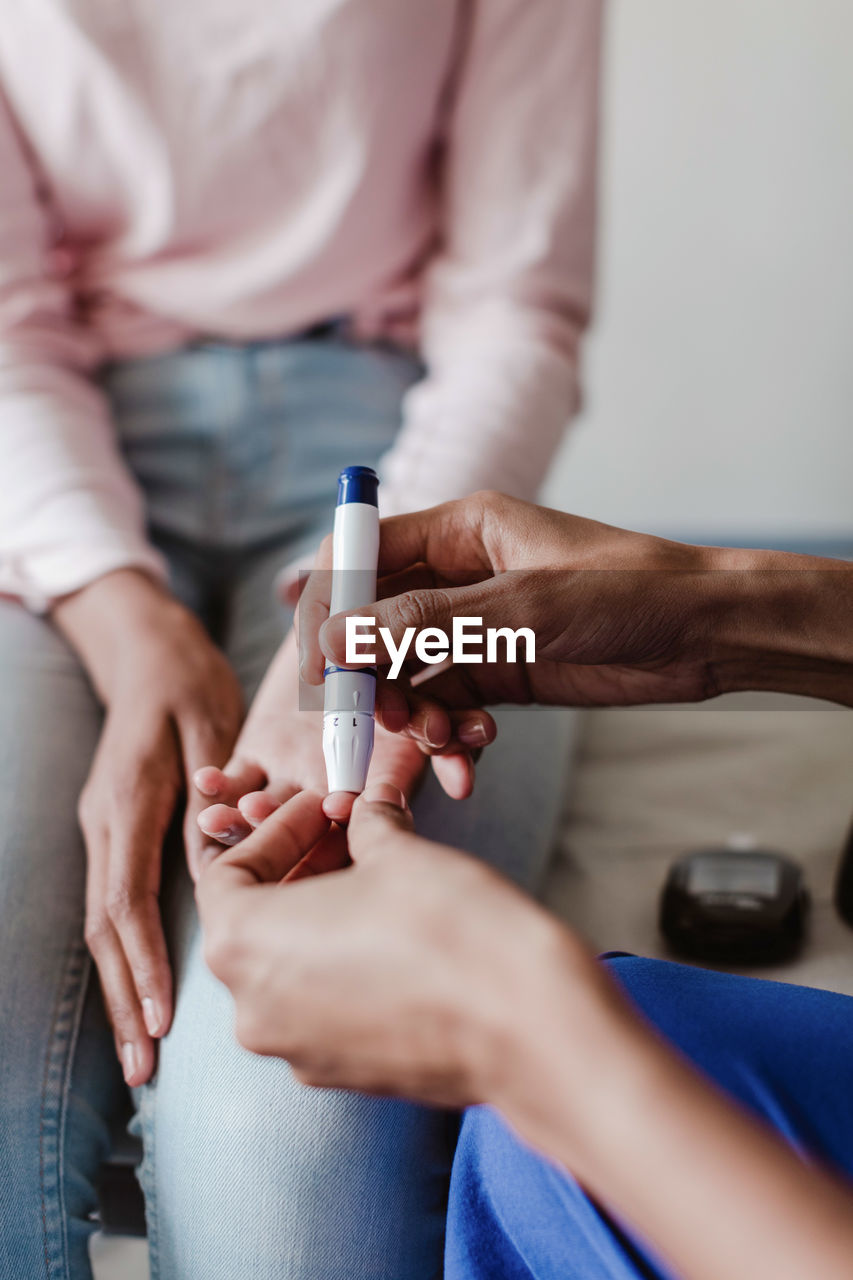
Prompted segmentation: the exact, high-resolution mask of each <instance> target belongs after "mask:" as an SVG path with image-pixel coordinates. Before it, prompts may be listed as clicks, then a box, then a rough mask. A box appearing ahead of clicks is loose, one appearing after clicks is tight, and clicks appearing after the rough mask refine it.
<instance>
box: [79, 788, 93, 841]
mask: <svg viewBox="0 0 853 1280" xmlns="http://www.w3.org/2000/svg"><path fill="white" fill-rule="evenodd" d="M96 816H97V801H96V799H95V794H94V792H93V791H92V789H91V787H89V786H88V785H87V786H85V787H84V788H83V790H82V791H81V792H80V799H79V800H78V801H77V821H78V822H79V823H80V826H81V827H82V829H83V831H85V832H89V831H91V830H92V829H93V828H94V826H95V822H96Z"/></svg>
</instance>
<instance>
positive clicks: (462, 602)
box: [319, 578, 496, 666]
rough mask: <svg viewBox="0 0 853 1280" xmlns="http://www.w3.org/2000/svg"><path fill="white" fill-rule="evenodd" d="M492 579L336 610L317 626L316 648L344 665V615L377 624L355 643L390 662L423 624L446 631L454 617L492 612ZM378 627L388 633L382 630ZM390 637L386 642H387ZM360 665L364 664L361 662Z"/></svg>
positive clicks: (384, 663) (378, 659)
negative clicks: (318, 646)
mask: <svg viewBox="0 0 853 1280" xmlns="http://www.w3.org/2000/svg"><path fill="white" fill-rule="evenodd" d="M495 581H496V580H495V579H494V578H491V579H488V580H487V581H486V582H482V583H476V584H473V585H470V586H464V587H433V588H430V589H426V588H425V589H423V590H417V591H405V592H403V594H402V595H398V596H391V597H389V598H388V599H387V600H377V602H376V603H375V604H371V605H368V606H367V607H366V608H364V609H352V610H350V611H349V613H337V614H335V615H334V617H332V618H329V619H328V621H327V622H325V623H324V624H323V626H322V627H321V628H320V635H319V639H320V647H321V649H322V651H323V653H324V654H325V656H326V657H327V658H328V659H329V661H330V662H333V663H335V664H336V665H337V666H347V665H350V666H353V665H355V664H353V663H350V664H347V661H346V652H347V636H346V620H347V618H348V617H361V618H373V619H374V620H375V624H374V625H373V626H371V627H370V628H369V629H363V634H362V635H361V636H360V637H358V638H357V644H358V646H359V647H367V646H368V645H373V647H374V649H375V652H376V662H377V663H378V665H379V666H387V665H388V664H389V663H391V662H392V661H394V659H395V658H396V657H397V656H398V654H399V652H400V650H399V648H398V646H400V645H401V644H402V643H407V644H410V643H411V641H412V638H413V636H414V635H416V634H417V633H418V632H420V631H423V630H424V628H425V627H437V628H439V629H440V630H442V631H444V632H445V634H446V635H448V636H449V635H450V634H451V632H452V630H453V619H454V618H462V617H474V618H483V620H484V623H485V621H486V619H487V616H488V615H489V614H490V613H492V612H493V602H492V599H491V596H492V592H493V584H494V583H495ZM380 627H381V628H384V630H385V632H386V635H385V636H383V635H381V634H380V630H379V629H380ZM389 640H390V644H389ZM360 665H362V666H364V665H365V662H364V661H362V662H361V664H360Z"/></svg>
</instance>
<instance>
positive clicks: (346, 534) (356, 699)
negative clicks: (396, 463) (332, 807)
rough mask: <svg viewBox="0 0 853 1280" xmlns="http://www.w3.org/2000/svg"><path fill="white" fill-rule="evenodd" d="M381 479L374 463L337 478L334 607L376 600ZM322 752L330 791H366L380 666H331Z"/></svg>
mask: <svg viewBox="0 0 853 1280" xmlns="http://www.w3.org/2000/svg"><path fill="white" fill-rule="evenodd" d="M378 559H379V480H378V479H377V476H376V472H375V471H373V470H372V469H371V468H370V467H345V468H344V470H343V471H342V472H341V474H340V476H339V477H338V505H337V507H336V508H335V525H334V531H333V533H332V596H331V601H330V605H329V612H330V613H332V614H334V613H342V612H343V611H344V610H346V609H361V608H363V607H364V606H365V605H367V604H372V603H373V601H374V600H375V599H376V566H377V562H378ZM324 676H325V690H324V698H323V755H324V757H325V760H326V776H327V779H328V784H329V790H330V791H355V792H357V793H358V792H362V791H363V790H364V787H365V784H366V782H367V770H368V767H369V765H370V757H371V756H372V755H373V709H374V705H375V702H376V670H375V668H373V667H362V668H360V669H359V670H357V671H346V670H344V669H343V668H342V667H332V666H328V667H326V670H325V672H324Z"/></svg>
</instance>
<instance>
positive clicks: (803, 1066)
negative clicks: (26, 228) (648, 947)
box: [445, 956, 853, 1280]
mask: <svg viewBox="0 0 853 1280" xmlns="http://www.w3.org/2000/svg"><path fill="white" fill-rule="evenodd" d="M608 965H609V967H610V969H611V971H612V972H613V974H614V976H615V977H616V978H617V979H618V981H619V982H620V983H621V984H622V985H623V987H624V988H625V990H626V992H627V994H628V995H629V996H630V998H631V999H632V1000H633V1002H634V1003H635V1004H636V1005H637V1007H638V1008H639V1009H640V1010H641V1011H642V1012H643V1013H644V1014H645V1016H646V1017H647V1018H649V1019H650V1020H651V1021H652V1022H653V1023H654V1024H655V1025H656V1026H657V1027H658V1029H659V1030H660V1031H661V1032H662V1033H663V1034H664V1035H665V1036H666V1038H667V1039H668V1040H670V1041H671V1042H672V1043H673V1044H674V1045H676V1046H678V1048H679V1049H680V1050H681V1052H682V1053H683V1054H684V1055H685V1056H686V1057H687V1058H689V1059H690V1061H692V1062H693V1063H694V1064H695V1065H696V1066H697V1067H699V1068H700V1069H701V1070H702V1071H703V1072H704V1073H705V1074H706V1075H708V1076H710V1077H711V1078H712V1079H713V1080H715V1081H716V1082H717V1083H718V1084H719V1085H720V1086H721V1087H722V1088H723V1089H724V1090H725V1091H726V1092H727V1093H729V1094H730V1095H731V1096H732V1097H733V1098H735V1099H737V1100H738V1101H739V1102H740V1103H742V1104H743V1105H744V1106H746V1107H747V1108H748V1109H749V1110H751V1111H753V1112H754V1113H755V1114H756V1115H758V1116H761V1117H762V1118H763V1119H764V1120H765V1121H766V1122H768V1123H769V1124H770V1125H771V1126H772V1127H773V1128H774V1129H775V1130H776V1131H777V1132H778V1133H779V1134H780V1135H781V1136H782V1137H783V1138H784V1139H785V1141H786V1142H788V1143H789V1144H790V1145H791V1146H792V1147H793V1148H794V1149H795V1150H796V1151H798V1152H801V1153H803V1154H804V1155H806V1154H809V1155H812V1156H817V1157H819V1158H820V1159H822V1160H823V1161H825V1162H828V1163H829V1164H831V1165H834V1166H835V1167H836V1168H837V1169H838V1170H839V1171H840V1172H841V1173H842V1174H844V1175H846V1176H848V1177H850V1178H853V999H850V998H849V997H847V996H842V995H837V994H834V993H831V992H827V991H817V990H814V989H812V988H807V987H796V986H792V985H789V984H786V983H779V982H768V981H764V980H761V979H756V978H744V977H734V976H732V975H729V974H722V973H714V972H710V971H707V970H703V969H694V968H690V967H688V966H686V965H680V964H672V963H669V962H667V961H662V960H643V959H638V958H636V957H633V956H628V957H620V958H617V959H612V960H610V961H608ZM486 1278H488V1280H640V1278H642V1280H675V1277H674V1276H673V1273H672V1271H670V1270H668V1269H667V1268H666V1267H665V1266H664V1265H663V1263H662V1262H661V1261H660V1259H658V1258H656V1257H655V1256H654V1254H653V1252H652V1251H651V1250H650V1249H649V1248H648V1246H646V1245H645V1244H644V1243H643V1242H642V1241H641V1240H639V1239H638V1238H637V1237H634V1236H632V1235H631V1234H630V1233H628V1232H626V1231H623V1230H622V1229H621V1228H620V1226H619V1225H618V1224H617V1223H615V1222H614V1221H613V1220H612V1219H611V1218H610V1217H609V1216H608V1215H607V1214H606V1213H604V1212H603V1211H602V1210H601V1209H600V1208H599V1207H598V1206H596V1205H595V1204H594V1203H593V1202H592V1201H591V1200H590V1199H589V1198H588V1197H587V1196H586V1195H585V1194H584V1193H583V1191H582V1190H581V1189H580V1187H579V1186H578V1185H577V1183H576V1182H575V1181H574V1180H573V1179H572V1178H570V1177H569V1176H568V1175H567V1174H565V1173H563V1172H562V1171H560V1170H559V1169H557V1168H555V1167H554V1166H553V1165H551V1164H550V1163H549V1162H548V1161H546V1160H543V1159H542V1158H541V1157H540V1156H538V1155H536V1154H535V1153H534V1152H532V1151H531V1150H529V1149H528V1148H527V1147H525V1146H524V1145H523V1144H522V1143H521V1142H520V1141H519V1140H518V1139H517V1138H516V1137H515V1136H514V1135H513V1134H512V1133H511V1132H510V1130H509V1128H508V1127H507V1126H506V1125H505V1124H504V1122H503V1121H502V1120H501V1118H500V1117H499V1116H498V1115H497V1114H496V1113H495V1112H494V1111H492V1110H491V1109H490V1108H487V1107H477V1108H473V1109H471V1110H470V1111H468V1112H467V1113H466V1115H465V1118H464V1121H463V1124H462V1130H461V1134H460V1139H459V1144H458V1147H457V1151H456V1157H455V1161H454V1166H453V1173H452V1179H451V1191H450V1204H449V1213H448V1227H447V1240H446V1268H445V1280H486Z"/></svg>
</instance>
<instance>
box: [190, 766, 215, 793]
mask: <svg viewBox="0 0 853 1280" xmlns="http://www.w3.org/2000/svg"><path fill="white" fill-rule="evenodd" d="M204 772H205V771H204V769H199V770H197V771H196V773H194V774H193V783H194V784H195V788H196V790H197V791H200V792H201V794H202V795H203V796H218V795H219V791H220V787H219V785H218V783H216V784H213V785H211V784H210V783H208V784H207V785H206V786H205V785H204V783H202V782H200V781H199V779H200V778H201V776H202V775H203V774H204Z"/></svg>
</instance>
